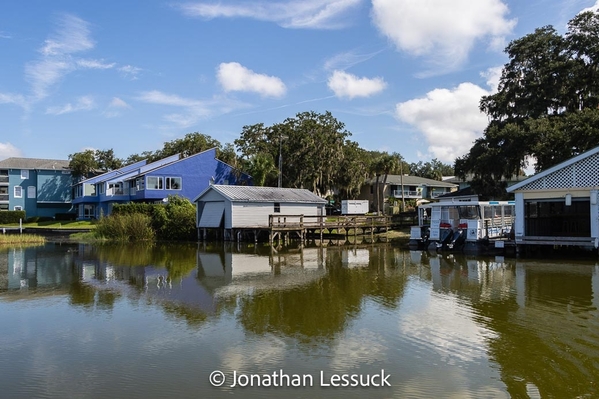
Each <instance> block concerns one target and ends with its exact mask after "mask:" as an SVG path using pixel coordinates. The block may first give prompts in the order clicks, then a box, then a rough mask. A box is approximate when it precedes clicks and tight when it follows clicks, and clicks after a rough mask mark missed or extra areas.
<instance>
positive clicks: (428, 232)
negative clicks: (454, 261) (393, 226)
mask: <svg viewBox="0 0 599 399" xmlns="http://www.w3.org/2000/svg"><path fill="white" fill-rule="evenodd" d="M514 213H515V202H514V201H479V200H477V199H467V200H461V199H460V200H458V199H455V198H454V199H446V200H442V201H439V202H430V203H427V204H424V205H421V206H419V207H418V226H412V227H411V230H410V247H411V248H417V249H432V248H434V249H436V250H439V251H443V250H464V249H475V250H478V249H481V248H483V247H487V246H488V245H489V242H490V241H492V240H506V239H507V238H509V237H510V234H511V232H512V228H513V224H514Z"/></svg>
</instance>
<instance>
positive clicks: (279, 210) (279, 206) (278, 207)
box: [275, 202, 281, 213]
mask: <svg viewBox="0 0 599 399" xmlns="http://www.w3.org/2000/svg"><path fill="white" fill-rule="evenodd" d="M275 213H281V203H280V202H275Z"/></svg>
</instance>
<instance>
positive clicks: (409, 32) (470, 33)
mask: <svg viewBox="0 0 599 399" xmlns="http://www.w3.org/2000/svg"><path fill="white" fill-rule="evenodd" d="M372 7H373V8H372V20H373V23H374V25H375V26H376V27H377V28H378V30H379V31H380V32H381V33H382V34H383V35H385V36H386V37H388V38H389V39H390V40H391V41H392V42H393V43H394V44H395V46H396V47H397V48H398V50H401V51H405V52H408V53H410V54H412V55H414V56H422V57H425V58H427V59H428V60H429V61H430V62H431V63H433V64H435V65H438V66H443V67H444V68H446V69H455V68H456V67H458V66H460V65H461V64H462V63H463V62H464V61H466V59H467V57H468V53H469V51H470V50H471V49H472V47H473V45H474V43H475V42H476V41H477V40H482V39H487V40H488V41H489V43H491V44H492V45H493V46H494V47H497V46H501V43H503V42H504V37H505V36H506V35H508V34H510V33H511V32H512V29H513V27H514V26H515V24H516V20H514V19H512V20H508V19H506V14H508V12H509V10H508V7H507V6H506V5H505V4H504V3H503V2H502V0H476V1H472V0H453V1H446V0H427V1H422V0H403V1H397V0H372ZM500 49H501V48H500Z"/></svg>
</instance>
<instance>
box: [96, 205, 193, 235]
mask: <svg viewBox="0 0 599 399" xmlns="http://www.w3.org/2000/svg"><path fill="white" fill-rule="evenodd" d="M132 215H144V216H146V217H148V218H149V219H150V226H151V228H152V230H153V233H154V236H155V237H156V238H157V239H159V240H164V241H194V240H195V238H196V208H195V205H193V204H192V203H191V202H190V201H189V200H188V199H186V198H183V197H179V196H169V197H168V202H167V203H166V204H162V203H161V204H144V203H129V204H116V205H114V206H113V208H112V215H111V216H109V217H107V218H103V219H101V220H100V221H102V220H104V219H110V218H112V217H114V216H120V217H125V216H127V217H129V216H132ZM121 222H123V219H118V220H110V221H107V222H106V223H105V225H106V226H104V225H103V226H102V227H100V224H101V223H98V228H100V231H99V234H104V230H103V229H104V228H107V229H109V230H110V231H111V233H110V236H119V237H120V238H111V239H118V240H125V241H127V240H128V238H127V237H126V236H127V234H128V233H125V231H126V227H125V226H119V225H118V223H121ZM123 223H124V222H123ZM127 223H132V221H131V220H128V222H127ZM111 224H114V225H111ZM109 225H110V227H108V226H109ZM138 228H140V227H138ZM107 234H108V233H107ZM106 238H108V236H106Z"/></svg>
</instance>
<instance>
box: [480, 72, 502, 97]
mask: <svg viewBox="0 0 599 399" xmlns="http://www.w3.org/2000/svg"><path fill="white" fill-rule="evenodd" d="M502 72H503V67H502V66H497V67H492V68H489V69H487V70H486V71H485V72H481V74H480V75H481V76H482V77H483V78H485V79H487V86H489V89H490V90H491V92H492V93H496V92H497V90H498V87H499V80H500V79H501V73H502Z"/></svg>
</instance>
